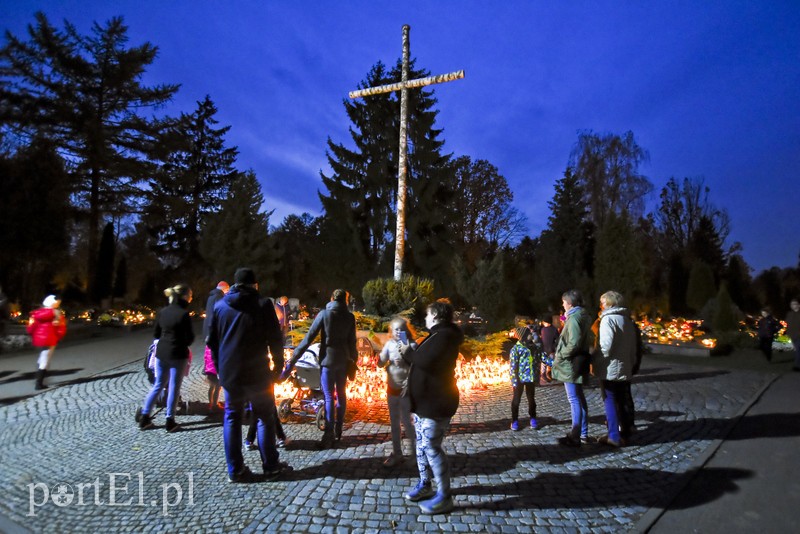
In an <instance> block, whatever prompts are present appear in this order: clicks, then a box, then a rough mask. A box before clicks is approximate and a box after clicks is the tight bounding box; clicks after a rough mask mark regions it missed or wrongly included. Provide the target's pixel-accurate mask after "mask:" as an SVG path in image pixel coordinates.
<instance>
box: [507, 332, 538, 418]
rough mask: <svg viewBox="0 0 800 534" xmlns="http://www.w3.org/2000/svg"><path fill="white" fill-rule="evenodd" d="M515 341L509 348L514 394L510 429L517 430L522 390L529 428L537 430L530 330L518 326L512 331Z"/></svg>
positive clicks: (534, 363) (534, 358)
mask: <svg viewBox="0 0 800 534" xmlns="http://www.w3.org/2000/svg"><path fill="white" fill-rule="evenodd" d="M514 337H516V338H517V343H516V344H515V345H514V346H513V347H512V348H511V355H510V358H509V371H510V373H509V374H510V376H511V386H512V387H513V388H514V395H513V397H512V398H511V430H519V403H520V401H521V400H522V392H523V391H524V392H525V396H526V397H528V414H529V415H530V416H531V423H530V424H531V428H532V429H534V430H537V429H538V428H539V427H538V425H537V424H536V397H535V395H534V393H535V389H534V388H535V386H536V383H535V380H536V372H535V370H536V357H535V355H534V354H533V352H532V351H531V349H530V346H529V343H530V340H531V331H530V330H529V329H528V328H527V327H524V326H522V327H520V328H517V329H516V330H515V331H514Z"/></svg>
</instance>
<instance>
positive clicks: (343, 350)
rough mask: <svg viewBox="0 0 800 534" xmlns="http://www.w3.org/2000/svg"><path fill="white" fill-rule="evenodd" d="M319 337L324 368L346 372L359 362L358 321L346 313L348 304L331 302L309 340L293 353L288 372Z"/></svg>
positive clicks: (304, 340) (317, 322) (315, 322)
mask: <svg viewBox="0 0 800 534" xmlns="http://www.w3.org/2000/svg"><path fill="white" fill-rule="evenodd" d="M318 334H319V335H320V341H319V355H320V366H321V367H329V368H335V369H346V368H347V364H348V361H350V360H352V361H354V362H355V361H357V360H358V351H357V350H356V317H355V315H353V314H352V313H350V310H348V309H347V304H345V303H344V302H341V301H338V300H332V301H330V302H329V303H328V304H327V305H326V306H325V309H324V310H322V311H321V312H319V313H318V314H317V317H316V318H315V319H314V322H313V323H312V324H311V328H309V329H308V333H307V334H306V337H305V338H303V341H301V342H300V344H299V345H298V346H297V348H295V349H294V355H293V356H292V359H291V361H290V362H289V368H291V367H294V364H295V363H297V360H299V359H300V357H301V356H302V355H303V353H304V352H305V351H306V349H308V347H309V346H310V345H311V344H312V343H313V342H314V340H315V339H316V337H317V335H318Z"/></svg>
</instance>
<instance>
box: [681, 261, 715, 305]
mask: <svg viewBox="0 0 800 534" xmlns="http://www.w3.org/2000/svg"><path fill="white" fill-rule="evenodd" d="M716 294H717V287H716V284H715V283H714V273H713V271H712V270H711V267H709V266H708V264H707V263H705V262H702V261H696V262H694V263H693V264H692V270H691V271H689V285H688V287H687V289H686V304H688V305H689V307H690V308H692V309H693V310H694V311H695V312H699V311H700V310H702V309H703V306H705V305H706V303H707V302H708V301H709V300H710V299H712V298H714V295H716Z"/></svg>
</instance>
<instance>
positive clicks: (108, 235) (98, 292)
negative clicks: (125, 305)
mask: <svg viewBox="0 0 800 534" xmlns="http://www.w3.org/2000/svg"><path fill="white" fill-rule="evenodd" d="M115 241H116V239H115V237H114V224H113V223H106V225H105V227H104V228H103V238H102V239H101V240H100V250H99V252H98V255H97V271H95V277H94V280H93V281H92V289H91V295H92V301H93V302H95V303H98V304H99V303H100V302H102V301H103V299H105V298H108V297H110V296H111V290H112V282H113V277H114V254H115V252H116V243H115Z"/></svg>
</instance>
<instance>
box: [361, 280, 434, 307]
mask: <svg viewBox="0 0 800 534" xmlns="http://www.w3.org/2000/svg"><path fill="white" fill-rule="evenodd" d="M361 295H362V297H363V299H364V306H365V307H366V311H367V313H371V314H374V315H378V316H380V317H389V316H391V315H396V314H400V313H403V312H405V314H408V312H409V311H410V310H413V313H414V314H416V315H420V314H422V313H423V312H424V310H425V307H426V306H427V305H428V304H429V303H430V302H432V301H433V281H432V280H428V279H426V278H417V277H416V276H412V275H410V274H407V275H404V276H403V277H402V278H401V279H400V281H395V280H394V279H393V278H376V279H374V280H370V281H369V282H367V283H366V284H364V288H363V289H362V291H361Z"/></svg>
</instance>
